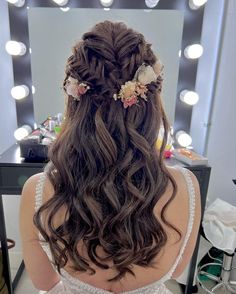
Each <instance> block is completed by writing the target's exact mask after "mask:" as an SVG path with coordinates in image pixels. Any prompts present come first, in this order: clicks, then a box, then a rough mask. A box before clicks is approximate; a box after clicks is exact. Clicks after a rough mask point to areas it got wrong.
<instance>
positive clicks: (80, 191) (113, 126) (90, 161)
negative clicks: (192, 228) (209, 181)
mask: <svg viewBox="0 0 236 294" xmlns="http://www.w3.org/2000/svg"><path fill="white" fill-rule="evenodd" d="M156 62H157V58H156V56H155V55H154V53H153V51H152V50H151V44H148V43H147V42H146V41H145V39H144V37H143V35H142V34H140V33H138V32H135V31H134V30H132V29H128V28H127V27H126V25H125V24H124V23H112V22H110V21H105V22H102V23H99V24H97V25H96V26H95V27H94V28H93V29H92V30H91V31H90V32H88V33H85V34H84V35H83V37H82V41H81V42H79V43H78V44H76V45H75V46H74V48H73V54H72V56H70V57H69V59H68V63H67V67H66V77H65V80H64V85H65V83H66V79H67V78H68V77H69V76H71V77H73V78H76V79H78V80H79V81H85V82H86V83H87V84H89V85H90V86H91V91H88V92H87V93H86V94H84V95H83V96H82V98H81V99H80V101H75V100H74V99H73V98H72V97H70V96H69V97H68V101H67V108H66V114H65V121H64V125H63V128H62V131H61V133H60V135H59V136H58V138H57V139H56V141H55V142H54V143H53V144H52V146H51V148H50V152H49V159H50V162H49V164H48V165H47V169H46V172H47V175H48V177H49V180H50V181H51V183H52V185H53V187H54V190H55V194H54V197H52V198H51V199H50V200H49V201H47V202H46V203H44V204H43V205H42V206H41V208H40V209H39V210H38V212H37V213H36V214H35V217H34V222H35V225H36V226H37V227H38V229H39V231H40V232H41V234H42V235H43V237H44V238H45V240H46V242H48V243H49V245H50V248H51V251H52V255H53V257H54V262H55V265H56V266H57V269H58V271H59V272H60V268H63V267H64V266H65V265H66V264H67V262H68V259H70V260H71V261H72V263H73V269H74V270H78V271H87V270H88V271H90V272H91V274H93V273H95V270H94V269H93V268H92V266H91V262H92V263H94V264H95V265H97V266H98V267H100V268H103V269H107V268H109V266H108V264H107V261H112V262H113V264H114V267H115V268H116V270H117V275H116V276H115V277H113V278H112V279H110V280H109V281H113V280H118V279H120V278H122V277H123V276H124V275H125V274H126V273H127V272H129V273H131V274H134V273H133V272H132V270H131V266H132V264H136V265H140V266H144V267H146V266H153V259H154V257H155V256H156V255H157V254H158V253H159V252H160V250H161V248H162V247H163V246H164V245H165V244H166V241H167V235H166V232H165V231H164V229H163V228H162V226H161V224H160V222H159V221H158V220H157V218H156V217H155V215H154V212H153V208H154V206H155V204H156V203H157V202H158V200H159V199H160V198H161V196H162V195H163V193H164V192H165V190H166V188H167V185H168V182H169V180H170V181H171V183H172V186H173V194H172V197H171V198H170V200H169V201H168V202H167V203H166V205H165V206H164V208H163V210H162V212H161V219H162V221H163V222H164V223H165V224H167V225H168V226H170V227H171V228H173V229H174V230H176V231H177V232H178V233H179V234H180V232H179V231H178V230H177V229H176V228H175V227H174V226H173V225H171V224H170V223H168V222H167V220H166V219H165V215H164V212H165V210H166V208H167V206H168V204H169V203H170V202H171V200H172V199H173V198H174V197H175V195H176V190H177V187H176V183H175V181H174V179H173V178H172V176H171V175H170V174H169V172H168V170H167V169H166V167H165V165H164V163H163V151H164V147H165V145H166V140H167V133H168V131H169V124H168V121H167V118H166V115H165V112H164V110H163V107H162V103H161V99H160V91H161V84H162V79H160V78H159V79H158V80H157V81H156V82H152V83H151V84H149V85H148V92H147V102H146V101H144V100H143V99H141V100H140V101H139V104H138V105H132V106H131V107H128V108H127V109H124V107H123V104H122V102H121V101H120V100H119V101H115V100H114V99H113V98H112V97H113V94H114V93H117V92H118V91H119V90H120V87H121V85H122V84H124V83H125V82H126V81H129V80H132V79H133V76H134V74H135V72H136V70H137V69H138V67H139V66H140V65H141V64H142V63H146V64H148V65H151V66H153V65H154V64H155V63H156ZM161 124H163V126H164V139H163V143H162V146H161V149H160V151H159V152H158V151H157V149H156V141H157V137H158V131H159V129H160V125H161ZM62 207H66V216H65V219H64V221H63V222H62V225H60V226H59V227H55V226H54V223H53V220H54V217H55V214H56V212H57V211H58V210H60V209H61V208H62ZM44 211H46V212H47V216H48V217H47V225H46V227H47V231H46V228H45V224H43V222H42V221H41V216H42V213H43V212H44ZM180 235H181V234H180ZM79 242H83V243H84V244H85V246H86V248H87V252H88V256H89V260H88V259H86V258H85V257H83V256H81V254H80V253H79V251H78V249H77V248H78V246H77V245H78V243H79ZM98 246H99V247H101V248H102V249H103V250H104V252H105V254H106V257H103V258H102V257H101V256H99V255H98V254H97V252H96V249H97V247H98Z"/></svg>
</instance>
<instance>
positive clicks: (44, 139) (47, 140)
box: [41, 138, 53, 145]
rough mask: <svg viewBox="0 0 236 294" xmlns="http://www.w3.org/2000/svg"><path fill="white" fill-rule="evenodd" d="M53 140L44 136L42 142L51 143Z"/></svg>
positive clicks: (44, 143)
mask: <svg viewBox="0 0 236 294" xmlns="http://www.w3.org/2000/svg"><path fill="white" fill-rule="evenodd" d="M52 142H53V140H52V139H50V138H43V140H42V142H41V144H43V145H50V144H51V143H52Z"/></svg>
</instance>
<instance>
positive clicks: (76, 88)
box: [65, 77, 90, 101]
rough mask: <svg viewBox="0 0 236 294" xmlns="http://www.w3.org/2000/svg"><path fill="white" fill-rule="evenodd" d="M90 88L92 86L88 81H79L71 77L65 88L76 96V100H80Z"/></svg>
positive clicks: (71, 94) (69, 93)
mask: <svg viewBox="0 0 236 294" xmlns="http://www.w3.org/2000/svg"><path fill="white" fill-rule="evenodd" d="M89 89H90V86H89V85H87V84H86V83H83V82H82V83H79V81H78V80H76V79H74V78H72V77H69V78H68V79H67V81H66V85H65V90H66V93H67V94H68V95H70V96H72V97H73V98H74V100H77V101H79V100H80V97H81V95H84V94H85V93H86V92H87V91H88V90H89Z"/></svg>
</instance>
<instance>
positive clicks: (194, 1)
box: [189, 0, 207, 10]
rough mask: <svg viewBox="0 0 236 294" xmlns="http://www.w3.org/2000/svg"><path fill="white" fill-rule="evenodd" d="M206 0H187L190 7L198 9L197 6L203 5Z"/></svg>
mask: <svg viewBox="0 0 236 294" xmlns="http://www.w3.org/2000/svg"><path fill="white" fill-rule="evenodd" d="M206 2H207V0H189V7H190V8H191V9H194V10H196V9H198V8H199V7H201V6H203V5H204V4H206Z"/></svg>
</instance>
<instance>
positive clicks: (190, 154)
mask: <svg viewBox="0 0 236 294" xmlns="http://www.w3.org/2000/svg"><path fill="white" fill-rule="evenodd" d="M172 153H173V155H174V157H175V158H176V159H178V160H180V161H182V162H185V163H187V164H188V165H191V166H197V165H207V164H208V159H207V158H206V157H204V156H202V155H200V154H198V153H196V152H194V151H193V150H190V149H187V148H177V149H174V150H173V151H172Z"/></svg>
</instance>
